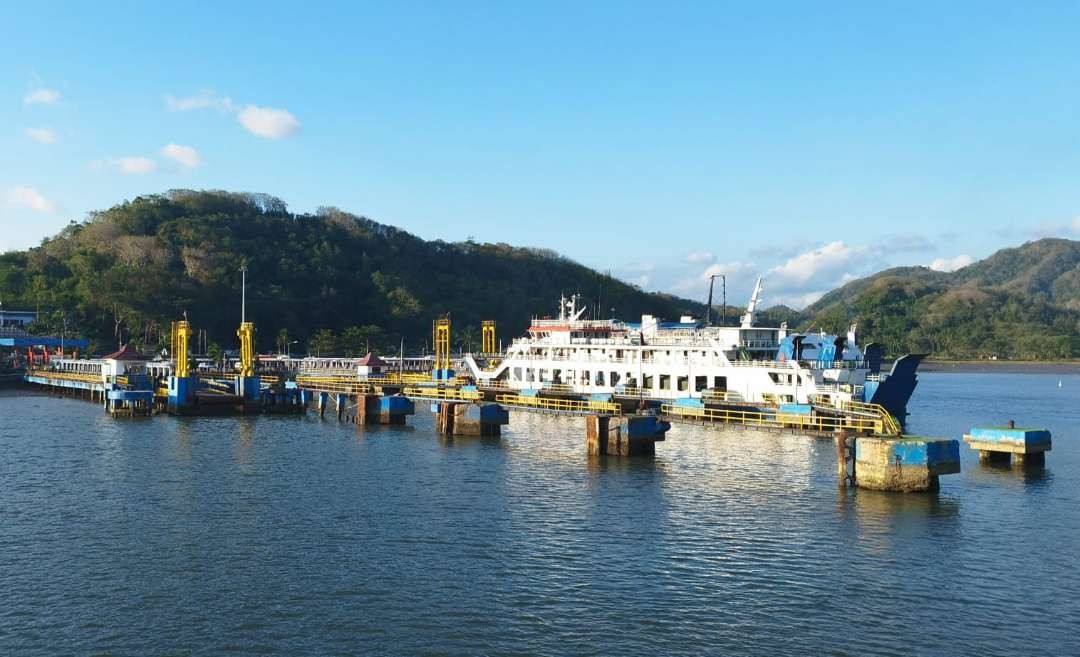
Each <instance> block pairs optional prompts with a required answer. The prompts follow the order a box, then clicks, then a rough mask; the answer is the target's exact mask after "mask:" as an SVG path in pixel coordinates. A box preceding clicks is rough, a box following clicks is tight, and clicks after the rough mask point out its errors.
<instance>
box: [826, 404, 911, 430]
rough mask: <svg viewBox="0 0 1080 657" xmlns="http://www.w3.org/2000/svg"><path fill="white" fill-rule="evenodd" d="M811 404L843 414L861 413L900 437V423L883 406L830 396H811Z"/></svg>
mask: <svg viewBox="0 0 1080 657" xmlns="http://www.w3.org/2000/svg"><path fill="white" fill-rule="evenodd" d="M810 403H811V404H816V405H818V406H826V407H829V408H835V409H836V410H838V411H841V412H845V411H846V412H849V413H859V414H862V415H869V416H872V417H874V418H875V419H879V420H881V424H882V427H883V428H884V433H887V434H893V435H900V431H901V429H900V423H899V422H898V421H897V420H896V418H895V417H893V416H892V414H891V413H889V411H888V410H886V409H885V407H884V406H882V405H881V404H870V403H867V402H860V401H854V400H851V399H842V398H838V397H831V396H829V395H810Z"/></svg>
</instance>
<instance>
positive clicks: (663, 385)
mask: <svg viewBox="0 0 1080 657" xmlns="http://www.w3.org/2000/svg"><path fill="white" fill-rule="evenodd" d="M510 379H511V380H512V381H515V382H518V383H555V384H567V385H582V386H598V387H615V386H618V385H624V386H627V387H630V388H636V387H638V382H637V379H636V378H635V377H634V376H633V375H632V374H631V373H629V372H627V373H625V375H624V374H622V373H620V372H604V371H602V370H596V371H592V370H581V371H580V372H574V371H573V370H567V371H566V372H565V373H564V372H563V371H562V370H558V369H556V370H551V371H550V373H549V371H548V370H547V369H543V368H539V369H534V368H529V367H525V368H522V367H515V368H513V369H511V371H510ZM673 383H674V387H672V384H673ZM693 384H694V391H695V392H701V391H702V390H707V389H709V388H710V387H711V388H712V389H714V390H727V377H726V376H714V377H712V385H711V386H710V385H709V377H708V376H695V377H694V379H693ZM641 387H642V388H644V389H646V390H680V391H683V392H685V391H688V390H690V377H688V376H676V377H672V376H671V375H669V374H661V375H659V376H653V375H651V374H646V375H643V376H642V378H641Z"/></svg>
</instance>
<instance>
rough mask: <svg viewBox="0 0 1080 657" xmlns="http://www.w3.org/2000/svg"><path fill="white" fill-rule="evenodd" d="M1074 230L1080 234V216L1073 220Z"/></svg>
mask: <svg viewBox="0 0 1080 657" xmlns="http://www.w3.org/2000/svg"><path fill="white" fill-rule="evenodd" d="M1072 232H1074V233H1076V234H1078V235H1080V217H1076V218H1075V219H1073V220H1072Z"/></svg>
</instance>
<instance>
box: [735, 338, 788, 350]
mask: <svg viewBox="0 0 1080 657" xmlns="http://www.w3.org/2000/svg"><path fill="white" fill-rule="evenodd" d="M739 346H740V347H746V348H747V349H778V348H779V347H780V343H779V342H777V341H775V340H739Z"/></svg>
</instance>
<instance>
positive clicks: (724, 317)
mask: <svg viewBox="0 0 1080 657" xmlns="http://www.w3.org/2000/svg"><path fill="white" fill-rule="evenodd" d="M720 282H721V283H722V284H723V285H722V289H723V297H724V310H723V315H721V319H720V326H726V325H727V275H726V274H720Z"/></svg>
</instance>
